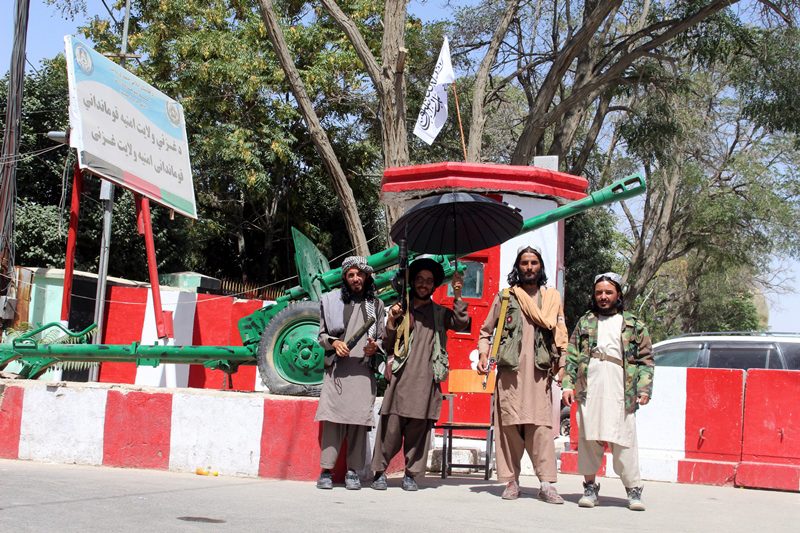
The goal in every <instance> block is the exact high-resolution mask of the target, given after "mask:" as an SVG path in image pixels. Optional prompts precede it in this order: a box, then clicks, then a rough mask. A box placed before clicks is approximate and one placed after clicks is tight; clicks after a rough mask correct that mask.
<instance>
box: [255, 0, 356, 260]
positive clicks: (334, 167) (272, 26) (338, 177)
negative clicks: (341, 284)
mask: <svg viewBox="0 0 800 533" xmlns="http://www.w3.org/2000/svg"><path fill="white" fill-rule="evenodd" d="M260 5H261V15H262V17H263V18H264V25H265V26H266V28H267V33H268V34H269V38H270V41H271V42H272V46H273V48H274V49H275V53H276V54H277V56H278V62H279V63H280V65H281V68H282V69H283V71H284V72H285V73H286V79H287V82H288V83H289V86H290V87H291V90H292V94H293V95H294V99H295V101H296V102H297V105H298V107H299V108H300V111H301V113H302V115H303V118H304V119H305V122H306V125H307V126H308V130H309V133H310V134H311V140H312V141H313V142H314V146H315V147H316V148H317V152H319V155H320V157H321V158H322V163H323V164H324V165H325V168H326V169H327V171H328V174H329V175H330V176H331V179H332V180H333V185H334V189H335V190H336V195H337V196H338V197H339V206H340V207H341V209H342V212H343V213H344V219H345V227H346V228H347V231H348V233H349V234H350V240H351V241H352V242H353V248H355V251H356V253H357V254H358V255H362V256H365V255H369V247H368V246H367V238H366V237H365V236H364V228H362V227H361V222H360V221H359V219H358V209H357V208H356V203H355V198H354V197H353V190H352V189H351V188H350V185H349V184H348V183H347V177H346V176H345V174H344V170H342V166H341V165H340V164H339V160H338V159H337V157H336V154H335V152H334V149H333V146H332V145H331V142H330V140H329V139H328V136H327V134H326V133H325V130H324V129H323V128H322V125H321V124H320V121H319V117H317V113H316V112H315V111H314V107H313V106H312V104H311V99H310V98H309V96H308V93H307V92H306V88H305V84H304V83H303V80H302V79H301V78H300V73H299V72H298V71H297V68H296V67H295V65H294V62H293V60H292V57H291V53H290V52H289V47H288V45H287V44H286V39H285V38H284V36H283V30H281V27H280V25H279V24H278V17H277V15H276V14H275V8H274V6H273V4H272V0H260Z"/></svg>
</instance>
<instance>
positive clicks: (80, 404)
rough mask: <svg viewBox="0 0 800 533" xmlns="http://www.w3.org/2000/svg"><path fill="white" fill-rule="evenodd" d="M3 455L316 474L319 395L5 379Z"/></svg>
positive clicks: (0, 414)
mask: <svg viewBox="0 0 800 533" xmlns="http://www.w3.org/2000/svg"><path fill="white" fill-rule="evenodd" d="M0 387H2V388H3V390H2V397H1V399H0V457H3V458H8V459H30V460H35V461H42V462H53V463H76V464H88V465H105V466H118V467H129V468H153V469H162V470H173V471H178V472H194V471H196V469H197V468H207V467H209V466H210V467H211V469H212V470H214V471H217V472H219V473H220V474H223V475H236V476H252V477H255V476H262V477H273V478H284V479H300V480H304V479H305V480H307V479H316V476H317V475H318V474H319V424H318V423H316V422H314V413H315V411H316V408H317V400H316V399H312V398H289V397H280V396H271V395H268V394H263V393H250V394H242V393H235V392H222V391H210V390H201V389H181V390H176V391H173V390H165V389H149V388H143V387H135V386H125V385H106V384H99V383H89V384H86V383H81V384H72V383H69V384H65V383H56V384H48V383H43V382H38V381H9V380H0Z"/></svg>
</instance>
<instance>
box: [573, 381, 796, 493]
mask: <svg viewBox="0 0 800 533" xmlns="http://www.w3.org/2000/svg"><path fill="white" fill-rule="evenodd" d="M778 391H780V392H779V393H778ZM797 397H800V372H797V371H787V370H750V371H749V372H745V371H743V370H724V369H700V368H690V369H685V368H668V367H660V368H657V369H656V378H655V387H654V391H653V399H652V400H651V401H650V403H649V404H648V405H647V406H645V407H643V408H641V409H640V410H639V411H638V412H637V415H636V428H637V436H638V440H639V463H640V468H641V472H642V477H643V479H648V480H654V481H672V482H679V483H699V484H709V485H728V486H733V485H736V486H743V487H753V488H770V489H781V490H794V491H800V439H797V438H792V437H791V435H798V434H800V403H798V402H785V401H784V400H783V399H785V398H797ZM577 431H578V426H577V424H576V420H575V416H574V412H573V423H572V435H571V437H570V444H571V448H572V450H576V448H577V440H578V434H577ZM577 465H578V462H577V451H568V452H564V453H562V456H561V471H562V472H565V473H577ZM610 465H611V457H610V454H606V456H605V460H604V462H603V465H602V466H601V469H600V471H599V474H600V475H605V476H608V477H616V474H614V472H613V469H612V468H611V467H610Z"/></svg>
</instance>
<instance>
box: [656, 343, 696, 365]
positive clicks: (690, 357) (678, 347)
mask: <svg viewBox="0 0 800 533" xmlns="http://www.w3.org/2000/svg"><path fill="white" fill-rule="evenodd" d="M702 349H703V344H702V343H699V342H694V343H685V344H672V345H669V346H663V347H661V346H659V347H658V348H656V350H655V355H654V358H655V362H656V366H679V367H693V366H697V360H698V359H699V357H700V350H702Z"/></svg>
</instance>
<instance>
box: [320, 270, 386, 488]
mask: <svg viewBox="0 0 800 533" xmlns="http://www.w3.org/2000/svg"><path fill="white" fill-rule="evenodd" d="M342 278H343V282H344V283H343V284H342V288H341V289H337V290H335V291H331V292H328V293H325V294H324V295H323V296H322V298H321V299H320V324H319V344H320V345H321V346H322V347H323V348H324V349H325V350H326V351H327V352H328V353H326V356H325V374H324V376H323V381H322V392H321V394H320V398H319V406H318V407H317V414H316V417H315V418H314V420H317V421H320V422H322V443H321V448H322V451H321V454H320V467H321V468H322V473H321V474H320V477H319V480H318V481H317V488H320V489H330V488H333V479H332V476H331V469H332V468H333V467H334V466H335V465H336V460H337V458H338V457H339V450H340V449H341V446H342V442H343V441H345V440H346V441H347V474H346V476H345V488H347V489H350V490H358V489H360V488H361V481H360V480H359V476H358V472H359V471H361V470H362V469H363V468H364V465H365V463H366V453H367V452H366V449H367V448H366V447H367V432H368V431H369V430H370V428H372V427H373V425H374V423H373V416H372V410H373V407H374V405H375V393H376V383H375V373H374V370H373V365H372V358H373V357H374V356H375V354H376V352H377V351H378V350H380V349H381V339H382V338H383V336H384V320H385V313H384V306H383V302H382V301H381V300H379V299H377V298H376V297H375V283H374V281H373V279H372V267H371V266H369V265H368V264H367V261H366V259H365V258H363V257H360V256H352V257H348V258H346V259H345V260H344V261H343V262H342ZM370 318H374V319H375V322H374V324H373V325H372V326H371V327H370V328H369V330H368V331H367V333H366V334H364V335H363V336H362V337H361V338H360V339H358V342H357V343H356V344H355V346H353V347H352V348H348V346H347V343H348V341H350V340H351V339H353V336H354V333H356V332H357V331H358V330H359V329H360V328H361V327H362V326H364V325H365V324H366V323H367V321H368V320H369V319H370Z"/></svg>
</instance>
